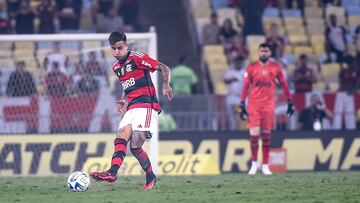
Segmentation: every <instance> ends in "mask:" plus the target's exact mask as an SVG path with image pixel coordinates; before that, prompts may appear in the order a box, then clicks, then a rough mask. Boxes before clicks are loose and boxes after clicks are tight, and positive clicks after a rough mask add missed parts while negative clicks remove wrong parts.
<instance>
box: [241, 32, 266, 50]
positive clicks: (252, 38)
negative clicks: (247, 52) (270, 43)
mask: <svg viewBox="0 0 360 203" xmlns="http://www.w3.org/2000/svg"><path fill="white" fill-rule="evenodd" d="M263 42H265V36H263V35H248V36H246V44H247V45H248V46H249V47H250V46H254V47H258V46H259V45H260V44H261V43H263Z"/></svg>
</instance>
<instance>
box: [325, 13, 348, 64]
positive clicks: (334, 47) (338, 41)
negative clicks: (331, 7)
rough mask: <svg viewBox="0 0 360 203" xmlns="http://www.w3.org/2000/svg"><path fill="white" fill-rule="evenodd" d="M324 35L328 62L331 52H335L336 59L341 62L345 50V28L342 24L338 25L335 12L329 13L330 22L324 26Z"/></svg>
mask: <svg viewBox="0 0 360 203" xmlns="http://www.w3.org/2000/svg"><path fill="white" fill-rule="evenodd" d="M325 37H326V52H327V55H328V62H330V61H331V56H330V55H331V53H335V55H336V61H337V62H338V63H342V62H343V58H344V54H345V52H346V51H347V44H346V30H345V28H344V27H343V26H341V25H338V23H337V17H336V15H335V14H331V15H330V23H329V25H328V26H327V27H326V30H325Z"/></svg>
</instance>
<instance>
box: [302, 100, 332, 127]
mask: <svg viewBox="0 0 360 203" xmlns="http://www.w3.org/2000/svg"><path fill="white" fill-rule="evenodd" d="M325 118H327V119H332V118H333V114H332V113H331V112H330V111H329V110H328V109H327V108H326V106H325V105H324V104H323V103H322V102H321V101H320V99H319V96H318V95H316V94H313V95H311V104H310V106H309V107H308V108H305V109H304V110H303V111H301V112H300V116H299V121H298V129H300V130H316V131H318V130H321V129H322V122H323V119H325Z"/></svg>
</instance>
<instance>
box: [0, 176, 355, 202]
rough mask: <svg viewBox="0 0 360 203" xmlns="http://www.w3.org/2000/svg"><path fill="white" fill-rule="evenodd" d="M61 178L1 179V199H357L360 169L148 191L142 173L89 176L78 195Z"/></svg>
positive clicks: (175, 181) (167, 179) (196, 179)
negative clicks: (108, 178) (112, 178)
mask: <svg viewBox="0 0 360 203" xmlns="http://www.w3.org/2000/svg"><path fill="white" fill-rule="evenodd" d="M66 179H67V177H53V178H37V177H30V178H4V177H1V178H0V202H29V203H32V202H44V203H45V202H46V203H47V202H66V203H71V202H86V203H91V202H107V203H111V202H113V203H123V202H129V203H130V202H131V203H132V202H141V203H145V202H169V203H175V202H184V203H185V202H186V203H187V202H189V203H190V202H191V203H193V202H204V203H213V202H221V203H229V202H250V203H251V202H256V203H259V202H276V203H278V202H312V203H321V202H323V203H330V202H341V203H343V202H350V203H360V172H318V173H315V172H312V173H287V174H275V175H273V176H264V175H262V174H258V175H256V176H253V177H250V176H247V175H245V174H225V175H219V176H178V177H173V176H162V177H159V179H158V182H157V185H156V188H155V189H154V190H152V191H142V190H141V186H142V183H143V181H144V180H143V177H119V179H118V181H117V182H116V183H114V184H108V183H99V182H96V181H94V180H92V182H91V186H90V189H89V190H88V191H87V192H82V193H76V192H72V191H70V190H69V189H68V188H67V187H66V185H65V182H66Z"/></svg>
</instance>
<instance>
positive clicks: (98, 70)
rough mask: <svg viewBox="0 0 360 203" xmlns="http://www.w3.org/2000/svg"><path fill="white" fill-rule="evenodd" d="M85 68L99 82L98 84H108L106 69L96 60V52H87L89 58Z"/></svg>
mask: <svg viewBox="0 0 360 203" xmlns="http://www.w3.org/2000/svg"><path fill="white" fill-rule="evenodd" d="M86 70H88V71H89V72H90V73H91V75H92V76H93V77H94V78H95V79H96V80H97V81H98V82H99V85H100V86H104V87H105V86H108V84H109V79H108V77H107V71H106V69H104V67H103V66H102V65H101V64H100V62H99V61H98V60H97V58H96V53H95V52H94V51H91V52H90V53H89V60H88V62H87V63H86Z"/></svg>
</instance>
